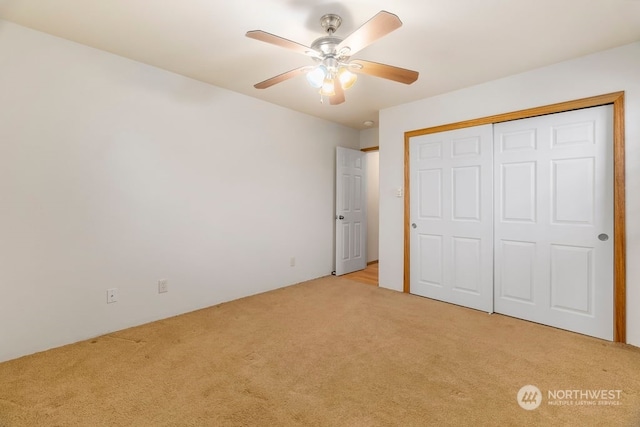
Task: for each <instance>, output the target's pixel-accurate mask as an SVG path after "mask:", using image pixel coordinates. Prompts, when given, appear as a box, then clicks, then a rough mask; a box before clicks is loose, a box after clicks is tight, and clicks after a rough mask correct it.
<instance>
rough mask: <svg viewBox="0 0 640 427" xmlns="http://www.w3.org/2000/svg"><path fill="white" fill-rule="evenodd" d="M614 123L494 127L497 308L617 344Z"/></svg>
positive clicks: (560, 117)
mask: <svg viewBox="0 0 640 427" xmlns="http://www.w3.org/2000/svg"><path fill="white" fill-rule="evenodd" d="M612 117H613V112H612V107H611V106H604V107H596V108H590V109H584V110H577V111H571V112H567V113H560V114H552V115H547V116H541V117H536V118H531V119H523V120H517V121H512V122H505V123H500V124H497V125H495V127H494V153H495V154H494V155H495V159H494V163H495V168H494V181H495V190H494V195H495V207H494V211H495V225H494V232H495V243H494V245H495V248H494V251H495V301H494V306H495V311H496V312H498V313H503V314H507V315H510V316H514V317H518V318H521V319H526V320H531V321H534V322H539V323H543V324H546V325H550V326H555V327H559V328H562V329H568V330H571V331H574V332H579V333H584V334H587V335H591V336H595V337H600V338H604V339H607V340H611V339H613V143H612V139H613V130H612Z"/></svg>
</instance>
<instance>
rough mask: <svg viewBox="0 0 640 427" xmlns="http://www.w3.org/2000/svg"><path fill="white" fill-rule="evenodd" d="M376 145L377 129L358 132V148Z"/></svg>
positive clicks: (377, 140) (377, 142)
mask: <svg viewBox="0 0 640 427" xmlns="http://www.w3.org/2000/svg"><path fill="white" fill-rule="evenodd" d="M378 144H379V139H378V128H371V129H363V130H361V131H360V148H371V147H377V146H378Z"/></svg>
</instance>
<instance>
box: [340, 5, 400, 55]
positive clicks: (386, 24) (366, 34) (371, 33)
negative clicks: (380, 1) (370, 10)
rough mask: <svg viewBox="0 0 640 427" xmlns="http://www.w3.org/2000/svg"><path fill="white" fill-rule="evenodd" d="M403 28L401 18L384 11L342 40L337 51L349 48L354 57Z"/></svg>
mask: <svg viewBox="0 0 640 427" xmlns="http://www.w3.org/2000/svg"><path fill="white" fill-rule="evenodd" d="M401 26H402V21H400V18H398V17H397V16H396V15H394V14H393V13H389V12H387V11H384V10H382V11H380V12H378V13H377V14H376V15H375V16H374V17H373V18H371V19H369V20H368V21H367V22H365V23H364V24H362V26H361V27H360V28H358V29H357V30H355V31H354V32H353V33H351V34H349V35H348V36H347V38H345V39H344V40H342V42H341V43H340V44H339V45H338V48H337V51H338V52H340V50H342V49H343V48H345V47H348V48H349V50H350V53H349V55H353V54H354V53H356V52H358V51H359V50H362V49H364V48H365V47H367V46H369V45H370V44H371V43H373V42H374V41H376V40H378V39H379V38H382V37H384V36H386V35H387V34H389V33H390V32H392V31H394V30H397V29H398V28H400V27H401Z"/></svg>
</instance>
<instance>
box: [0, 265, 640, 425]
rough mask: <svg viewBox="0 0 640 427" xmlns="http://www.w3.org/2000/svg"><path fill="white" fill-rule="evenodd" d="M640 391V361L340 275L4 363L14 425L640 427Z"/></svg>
mask: <svg viewBox="0 0 640 427" xmlns="http://www.w3.org/2000/svg"><path fill="white" fill-rule="evenodd" d="M4 327H6V325H4ZM528 384H532V385H535V386H537V387H538V388H539V389H540V390H541V392H542V394H543V396H544V400H543V402H542V404H541V405H540V407H538V408H537V409H534V410H525V409H522V408H521V407H520V406H519V404H518V402H517V399H516V395H517V393H518V391H519V390H520V388H521V387H522V386H524V385H528ZM602 389H606V390H609V389H612V390H621V392H620V397H619V399H615V402H617V403H618V404H617V405H616V406H612V405H608V406H602V405H591V404H590V405H587V406H584V405H580V406H578V405H577V403H579V402H573V401H570V403H573V405H569V403H568V402H569V401H567V400H565V401H563V402H564V403H563V402H560V403H561V405H550V404H549V401H548V399H547V398H548V392H549V391H551V390H554V391H557V390H602ZM639 391H640V349H638V348H635V347H630V346H624V345H617V344H613V343H609V342H605V341H601V340H597V339H592V338H588V337H585V336H581V335H577V334H572V333H569V332H565V331H560V330H556V329H553V328H548V327H545V326H541V325H537V324H533V323H528V322H524V321H519V320H515V319H512V318H509V317H505V316H500V315H488V314H486V313H482V312H478V311H474V310H469V309H465V308H461V307H457V306H453V305H449V304H444V303H439V302H436V301H432V300H428V299H425V298H420V297H416V296H411V295H406V294H401V293H396V292H392V291H388V290H385V289H380V288H376V287H373V286H370V285H364V284H360V283H356V282H353V281H350V280H347V279H341V278H336V277H326V278H321V279H318V280H314V281H310V282H305V283H302V284H298V285H294V286H290V287H287V288H283V289H280V290H276V291H272V292H268V293H265V294H261V295H257V296H253V297H249V298H244V299H241V300H238V301H233V302H230V303H226V304H222V305H219V306H215V307H211V308H208V309H205V310H200V311H197V312H193V313H189V314H186V315H182V316H178V317H174V318H171V319H167V320H162V321H159V322H154V323H151V324H147V325H143V326H140V327H136V328H132V329H128V330H125V331H121V332H117V333H113V334H109V335H106V336H103V337H100V338H96V339H94V340H88V341H84V342H80V343H77V344H73V345H69V346H65V347H62V348H58V349H54V350H50V351H47V352H43V353H39V354H35V355H32V356H27V357H23V358H21V359H17V360H13V361H9V362H6V363H3V364H0V426H2V427H13V426H289V425H297V426H431V425H434V426H471V425H481V426H485V425H486V426H529V425H531V426H537V425H539V426H638V425H640V396H639V395H638V392H639ZM565 397H566V396H565ZM608 402H609V403H611V400H608ZM615 402H614V403H615Z"/></svg>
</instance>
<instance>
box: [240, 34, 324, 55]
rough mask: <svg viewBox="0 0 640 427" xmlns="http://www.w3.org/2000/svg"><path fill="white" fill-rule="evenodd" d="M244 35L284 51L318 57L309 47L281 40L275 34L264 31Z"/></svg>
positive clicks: (316, 52)
mask: <svg viewBox="0 0 640 427" xmlns="http://www.w3.org/2000/svg"><path fill="white" fill-rule="evenodd" d="M245 35H246V36H247V37H249V38H250V39H255V40H259V41H261V42H265V43H271V44H273V45H276V46H280V47H283V48H285V49H290V50H293V51H296V52H298V53H301V54H303V55H307V56H311V57H320V52H318V51H316V50H313V49H311V48H310V47H309V46H305V45H303V44H300V43H296V42H294V41H291V40H288V39H285V38H282V37H280V36H276V35H275V34H271V33H267V32H266V31H261V30H253V31H247V34H245Z"/></svg>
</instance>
